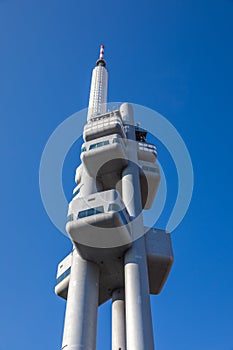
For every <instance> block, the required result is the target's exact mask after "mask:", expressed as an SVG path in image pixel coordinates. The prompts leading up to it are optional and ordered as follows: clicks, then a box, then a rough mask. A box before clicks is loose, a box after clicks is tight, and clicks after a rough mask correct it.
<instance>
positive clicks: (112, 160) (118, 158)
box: [81, 134, 128, 178]
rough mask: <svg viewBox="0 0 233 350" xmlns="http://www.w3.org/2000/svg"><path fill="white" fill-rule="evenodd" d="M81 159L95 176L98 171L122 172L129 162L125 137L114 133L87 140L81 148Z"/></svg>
mask: <svg viewBox="0 0 233 350" xmlns="http://www.w3.org/2000/svg"><path fill="white" fill-rule="evenodd" d="M81 161H82V163H83V164H84V165H85V167H86V170H87V172H88V174H89V175H90V176H91V177H93V178H96V176H97V173H98V175H103V174H106V173H109V172H121V171H122V170H123V168H124V167H126V165H127V164H128V161H127V156H126V146H125V139H124V138H122V137H121V136H120V135H119V134H113V135H110V136H105V137H100V138H98V139H95V140H92V141H89V142H86V143H84V144H83V146H82V149H81ZM104 165H105V166H104Z"/></svg>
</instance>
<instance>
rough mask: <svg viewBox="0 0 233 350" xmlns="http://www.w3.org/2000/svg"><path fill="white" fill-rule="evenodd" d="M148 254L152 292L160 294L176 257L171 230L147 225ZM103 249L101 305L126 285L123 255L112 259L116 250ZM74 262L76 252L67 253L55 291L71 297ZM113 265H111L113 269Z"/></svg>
mask: <svg viewBox="0 0 233 350" xmlns="http://www.w3.org/2000/svg"><path fill="white" fill-rule="evenodd" d="M144 230H145V242H146V254H147V264H148V274H149V287H150V293H151V294H159V293H160V292H161V290H162V288H163V286H164V284H165V283H166V281H167V278H168V275H169V272H170V270H171V268H172V264H173V261H174V256H173V251H172V244H171V237H170V234H169V233H168V232H167V231H164V230H158V229H155V228H150V229H149V228H148V227H144ZM102 252H103V251H102V250H100V252H98V254H97V256H98V260H97V264H98V266H99V267H100V271H101V272H100V291H99V305H101V304H103V303H104V302H105V301H107V300H109V299H110V298H111V296H112V295H111V292H109V290H110V291H113V290H115V289H116V288H121V287H123V286H124V273H123V265H122V259H119V257H117V258H115V260H113V259H112V253H111V254H109V256H108V257H107V259H106V257H105V256H103V254H102ZM71 265H72V252H71V253H70V254H69V255H68V256H66V257H65V258H64V259H63V260H62V261H60V263H59V264H58V267H57V278H56V286H55V293H56V294H57V295H58V296H59V297H61V298H63V299H66V298H67V292H68V287H69V281H70V270H71ZM109 266H111V269H109Z"/></svg>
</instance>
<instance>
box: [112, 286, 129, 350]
mask: <svg viewBox="0 0 233 350" xmlns="http://www.w3.org/2000/svg"><path fill="white" fill-rule="evenodd" d="M112 350H126V334H125V298H124V291H123V289H116V290H114V292H113V294H112Z"/></svg>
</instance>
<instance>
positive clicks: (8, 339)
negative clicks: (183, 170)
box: [0, 0, 233, 350]
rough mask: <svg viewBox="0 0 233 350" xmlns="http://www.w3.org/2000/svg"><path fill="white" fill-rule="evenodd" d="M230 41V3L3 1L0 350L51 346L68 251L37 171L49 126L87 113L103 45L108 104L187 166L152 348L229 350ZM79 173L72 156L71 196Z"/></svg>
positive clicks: (105, 324) (171, 184) (155, 308)
mask: <svg viewBox="0 0 233 350" xmlns="http://www.w3.org/2000/svg"><path fill="white" fill-rule="evenodd" d="M232 37H233V1H230V0H219V1H217V0H214V1H210V0H195V1H194V0H188V1H184V0H165V1H162V0H156V1H155V0H153V1H152V0H151V1H150V0H145V1H143V2H142V1H137V0H136V1H122V0H119V1H117V2H112V1H106V0H104V1H102V0H99V1H89V0H87V1H74V0H67V1H60V0H57V1H54V0H47V1H45V0H41V1H36V0H33V1H32V0H21V1H19V0H18V1H16V0H1V1H0V47H1V56H0V96H1V104H0V115H1V137H0V142H1V147H0V151H1V185H2V186H1V196H0V201H1V214H2V215H1V217H2V221H1V222H2V225H1V257H0V259H1V287H0V296H1V309H0V330H1V331H0V350H1V349H7V350H15V349H18V350H21V349H24V350H25V349H30V350H31V349H33V350H37V349H38V350H39V349H59V348H60V344H61V336H62V328H63V314H64V310H65V302H64V301H63V300H61V299H59V298H58V297H56V296H55V295H54V292H53V288H54V284H55V275H56V265H57V263H58V262H59V261H60V260H61V259H62V258H63V257H64V256H65V255H66V254H67V253H68V252H69V251H70V248H71V244H70V242H69V240H68V239H66V238H65V237H64V236H63V235H62V234H61V233H59V232H58V231H57V230H56V228H55V227H54V226H53V225H52V223H51V222H50V220H49V218H48V217H47V214H46V212H45V210H44V208H43V205H42V202H41V199H40V193H39V185H38V169H39V163H40V157H41V154H42V151H43V148H44V146H45V143H46V141H47V139H48V138H49V136H50V134H51V133H52V132H53V130H54V129H55V128H56V126H57V125H58V124H59V123H61V122H62V121H63V120H64V119H65V118H67V117H68V116H69V115H71V114H73V113H74V112H76V111H78V110H80V109H82V108H84V107H86V106H87V103H88V95H89V86H90V75H91V69H92V68H93V66H94V64H95V60H96V58H97V56H98V50H99V45H100V44H102V43H104V44H105V46H106V50H105V53H106V55H105V56H106V60H107V65H108V70H109V79H110V84H109V101H131V102H134V103H138V104H142V105H145V106H148V107H150V108H152V109H155V110H157V111H158V112H160V113H161V114H162V115H164V116H165V117H167V118H168V119H169V120H170V122H171V123H172V124H173V125H174V126H175V127H176V128H177V130H178V131H179V132H180V134H181V136H182V137H183V139H184V141H185V143H186V145H187V147H188V149H189V151H190V154H191V157H192V161H193V166H194V175H195V189H194V193H193V199H192V203H191V206H190V208H189V211H188V213H187V215H186V217H185V219H184V220H183V222H182V224H181V225H180V226H179V227H178V228H177V229H176V232H175V233H174V234H173V248H174V253H175V263H174V266H173V269H172V272H171V275H170V276H169V279H168V282H167V284H166V285H165V288H164V290H163V291H162V293H161V294H160V295H159V296H152V297H151V300H152V312H153V321H154V334H155V343H156V349H157V350H170V349H171V350H187V349H189V350H232V349H233V335H232V334H233V332H232V330H233V324H232V323H233V322H232V320H233V316H232V306H233V305H232V304H233V303H232V295H233V282H232V266H233V265H232V262H233V258H232V256H233V255H232V248H233V244H232V243H233V238H232V160H231V159H232V156H231V151H232V117H233V115H232V111H233V107H232V99H233V97H232V81H233V68H232V67H233V65H232V62H233V49H232ZM141 122H142V124H143V120H141ZM159 152H160V153H159V157H160V161H161V162H163V164H164V166H165V165H166V164H167V166H165V169H166V176H167V181H168V190H169V193H170V194H171V195H169V196H170V197H169V196H168V202H167V204H166V208H165V214H164V215H165V216H164V218H163V220H162V219H161V222H160V227H161V228H163V227H162V224H163V222H165V221H166V220H165V217H166V214H167V213H168V212H169V210H170V209H171V207H172V203H173V201H174V198H173V197H174V195H175V193H176V190H174V188H177V179H176V173H175V169H174V165H173V164H172V161H171V159H169V155H168V154H166V151H165V150H164V149H163V147H162V146H160V147H159ZM78 161H79V157H78V150H77V149H76V151H74V150H73V149H72V150H71V152H70V154H69V156H68V158H67V161H66V162H65V168H64V186H65V190H66V193H67V195H68V196H70V195H71V192H72V188H73V186H74V182H73V175H74V169H75V165H76V164H77V163H78ZM169 198H170V199H169ZM151 215H153V213H151ZM110 324H111V317H110V304H109V303H107V304H106V305H104V306H103V307H101V308H100V312H99V325H98V350H103V349H110Z"/></svg>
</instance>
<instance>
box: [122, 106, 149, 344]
mask: <svg viewBox="0 0 233 350" xmlns="http://www.w3.org/2000/svg"><path fill="white" fill-rule="evenodd" d="M121 114H122V117H123V120H124V122H125V123H126V124H128V126H127V138H128V145H127V155H128V159H130V160H131V162H130V163H129V165H128V166H127V168H126V169H124V171H123V173H122V198H123V201H124V203H125V206H126V208H127V210H128V212H129V214H130V215H131V217H133V218H136V219H135V220H133V221H132V223H131V228H132V237H133V239H134V241H133V244H132V247H131V248H130V249H129V250H128V251H127V252H126V254H125V260H124V262H125V266H124V273H125V312H126V344H127V350H154V338H153V327H152V317H151V308H150V293H149V281H148V270H147V260H146V248H145V239H144V235H142V234H143V232H144V224H143V217H142V204H141V191H140V181H139V170H138V167H137V161H138V158H137V143H136V142H135V128H134V118H133V109H132V106H130V105H129V104H123V105H122V106H121Z"/></svg>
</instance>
